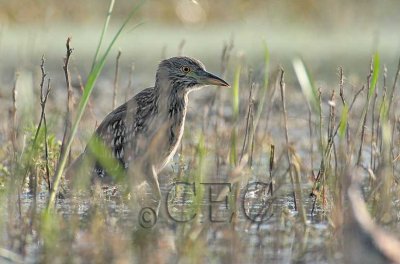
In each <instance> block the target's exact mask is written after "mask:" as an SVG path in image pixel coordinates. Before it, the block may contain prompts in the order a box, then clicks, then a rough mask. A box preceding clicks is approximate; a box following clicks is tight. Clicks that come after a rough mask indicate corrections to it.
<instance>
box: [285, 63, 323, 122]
mask: <svg viewBox="0 0 400 264" xmlns="http://www.w3.org/2000/svg"><path fill="white" fill-rule="evenodd" d="M292 64H293V68H294V71H295V73H296V76H297V79H298V80H299V83H300V87H301V90H302V91H303V94H304V96H305V97H306V100H307V102H308V104H309V105H310V106H311V108H312V109H313V110H314V111H315V112H316V113H317V114H318V115H319V113H320V111H321V109H320V106H319V100H318V91H317V89H316V87H315V85H314V81H313V79H312V78H311V75H310V74H309V72H308V70H307V68H306V66H305V64H304V61H303V60H302V59H300V58H296V59H294V60H293V62H292Z"/></svg>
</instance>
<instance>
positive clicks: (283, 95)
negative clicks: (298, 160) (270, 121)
mask: <svg viewBox="0 0 400 264" xmlns="http://www.w3.org/2000/svg"><path fill="white" fill-rule="evenodd" d="M279 85H280V88H281V100H282V108H283V122H284V130H285V140H286V159H287V162H288V166H289V175H290V180H291V183H292V187H293V198H294V199H293V200H294V208H295V210H297V199H296V198H297V197H296V193H295V186H294V176H293V172H292V169H291V168H292V165H291V164H292V162H291V159H290V150H289V134H288V128H287V110H286V99H285V98H286V95H285V86H286V85H285V71H284V70H283V68H281V78H280V82H279Z"/></svg>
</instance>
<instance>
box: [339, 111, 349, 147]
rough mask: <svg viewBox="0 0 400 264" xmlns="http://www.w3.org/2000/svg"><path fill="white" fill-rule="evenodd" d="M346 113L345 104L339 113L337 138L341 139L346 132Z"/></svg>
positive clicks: (347, 112)
mask: <svg viewBox="0 0 400 264" xmlns="http://www.w3.org/2000/svg"><path fill="white" fill-rule="evenodd" d="M348 114H349V107H348V106H347V105H345V106H344V107H343V109H342V114H341V115H340V123H339V138H341V139H342V138H344V135H345V133H346V127H347V120H348Z"/></svg>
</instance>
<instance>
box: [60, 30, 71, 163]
mask: <svg viewBox="0 0 400 264" xmlns="http://www.w3.org/2000/svg"><path fill="white" fill-rule="evenodd" d="M70 42H71V38H70V37H68V38H67V42H66V48H67V53H66V56H65V58H64V65H63V69H64V76H65V82H66V85H67V87H66V88H67V112H66V114H65V127H64V135H63V139H62V144H61V150H60V158H61V156H62V155H63V153H64V152H65V145H66V142H67V140H68V137H69V134H70V133H71V126H72V121H71V116H72V107H73V106H72V87H71V82H70V72H69V65H68V64H69V60H70V57H71V54H72V51H73V50H72V49H71V48H70ZM70 160H71V151H69V153H68V161H67V165H68V164H69V162H70Z"/></svg>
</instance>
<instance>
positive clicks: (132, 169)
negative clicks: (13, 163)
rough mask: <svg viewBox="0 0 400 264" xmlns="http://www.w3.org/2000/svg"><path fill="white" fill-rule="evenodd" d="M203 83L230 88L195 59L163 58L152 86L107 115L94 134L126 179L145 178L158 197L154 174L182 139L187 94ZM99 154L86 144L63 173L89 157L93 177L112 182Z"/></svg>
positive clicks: (156, 180)
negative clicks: (117, 162)
mask: <svg viewBox="0 0 400 264" xmlns="http://www.w3.org/2000/svg"><path fill="white" fill-rule="evenodd" d="M206 85H216V86H229V84H228V83H227V82H225V81H224V80H222V79H220V78H218V77H217V76H215V75H213V74H211V73H208V72H207V71H206V70H205V68H204V65H203V64H202V63H201V62H200V61H198V60H196V59H193V58H189V57H173V58H170V59H166V60H163V61H162V62H161V63H160V64H159V66H158V70H157V74H156V82H155V85H154V87H151V88H147V89H144V90H143V91H141V92H140V93H138V94H136V95H135V96H134V97H133V98H131V99H130V100H129V101H127V102H126V103H124V104H123V105H121V106H119V107H118V108H116V109H115V110H114V111H112V112H111V113H109V114H108V115H107V116H106V118H105V119H104V120H103V122H102V123H101V124H100V126H99V127H98V128H97V130H96V132H95V133H94V135H93V137H92V138H96V139H100V140H101V141H102V142H103V143H104V144H103V145H105V146H106V147H107V148H109V150H110V151H109V152H108V153H111V154H108V155H112V156H113V157H114V158H116V159H117V160H118V161H119V163H120V164H121V165H122V167H123V168H124V169H125V170H126V171H127V174H128V175H129V177H130V178H132V177H135V175H138V174H140V175H141V177H144V179H145V180H146V181H147V183H148V184H149V186H150V187H151V190H152V192H153V195H156V198H157V199H158V200H159V199H160V198H161V193H160V187H159V183H158V178H157V174H158V173H159V172H160V171H161V170H162V169H163V168H164V167H165V165H166V164H167V163H168V161H169V160H170V159H171V158H172V157H173V156H174V154H175V152H176V150H177V148H178V145H179V142H180V140H181V138H182V134H183V129H184V123H185V116H186V111H187V106H188V94H189V93H190V92H191V91H194V90H197V89H199V88H202V87H204V86H206ZM99 155H100V156H101V155H107V154H106V153H96V155H93V151H92V150H91V148H89V147H88V146H87V147H86V149H85V151H84V152H83V153H82V154H81V155H80V156H79V158H78V159H77V160H76V161H75V162H74V163H73V164H72V165H71V167H70V168H69V169H68V171H67V176H66V177H67V178H71V177H74V176H75V174H76V171H77V170H76V169H77V168H78V167H79V166H81V164H82V162H83V161H84V160H85V159H86V158H88V157H91V158H92V160H94V163H92V165H93V166H91V168H90V173H91V175H92V179H93V180H100V181H102V182H104V181H105V182H110V179H112V177H111V176H112V170H109V169H108V168H103V167H102V166H101V165H100V163H99V162H97V161H96V160H98V158H99ZM93 156H96V158H93ZM110 171H111V173H110ZM110 174H111V175H110Z"/></svg>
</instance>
